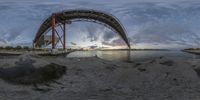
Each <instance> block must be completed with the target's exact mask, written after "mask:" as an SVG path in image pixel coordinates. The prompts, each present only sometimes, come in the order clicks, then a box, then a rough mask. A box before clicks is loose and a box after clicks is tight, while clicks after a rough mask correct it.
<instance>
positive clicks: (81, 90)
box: [0, 54, 200, 100]
mask: <svg viewBox="0 0 200 100" xmlns="http://www.w3.org/2000/svg"><path fill="white" fill-rule="evenodd" d="M27 61H34V62H31V63H32V64H30V63H29V62H27ZM16 62H18V63H19V62H21V63H25V62H26V65H27V66H29V65H32V66H33V67H34V68H42V67H44V66H46V65H48V64H50V63H55V64H58V65H61V66H65V67H66V69H67V70H66V74H64V75H63V76H62V77H60V78H59V79H57V80H55V81H56V82H50V83H48V82H47V83H46V84H38V88H40V89H42V90H46V91H41V90H37V89H35V87H34V86H33V85H23V84H11V83H8V82H6V81H5V80H3V79H2V78H1V77H0V88H1V89H0V99H1V100H30V99H31V100H199V98H200V59H191V60H184V59H181V58H166V57H160V58H158V59H152V60H146V61H142V62H134V61H133V62H119V61H107V60H103V59H100V58H98V57H89V58H65V57H41V56H37V55H31V54H24V55H21V56H18V57H8V58H6V57H3V58H1V59H0V67H1V68H12V67H16V64H17V63H16ZM22 71H23V70H22Z"/></svg>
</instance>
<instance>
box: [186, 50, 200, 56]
mask: <svg viewBox="0 0 200 100" xmlns="http://www.w3.org/2000/svg"><path fill="white" fill-rule="evenodd" d="M182 51H183V52H187V53H191V54H196V55H200V50H182Z"/></svg>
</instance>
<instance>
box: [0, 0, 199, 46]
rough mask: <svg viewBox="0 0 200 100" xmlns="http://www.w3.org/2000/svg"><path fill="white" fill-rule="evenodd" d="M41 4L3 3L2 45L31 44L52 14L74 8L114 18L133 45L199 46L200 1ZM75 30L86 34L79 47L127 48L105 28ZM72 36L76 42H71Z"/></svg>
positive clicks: (0, 9)
mask: <svg viewBox="0 0 200 100" xmlns="http://www.w3.org/2000/svg"><path fill="white" fill-rule="evenodd" d="M38 1H39V0H38ZM38 1H27V0H21V1H15V0H9V1H8V0H7V1H1V2H0V12H1V13H0V19H1V22H0V23H1V25H0V35H1V37H0V41H1V43H8V44H16V45H17V44H23V43H24V42H26V43H29V44H30V43H31V42H32V40H33V38H34V36H35V33H36V32H37V29H38V28H39V26H40V24H41V23H42V21H44V20H45V18H46V17H48V16H49V15H50V14H51V13H52V12H56V11H62V10H66V9H74V8H91V9H97V10H102V11H106V12H108V13H111V14H113V15H115V16H116V17H117V18H118V19H119V20H120V21H121V23H122V24H123V25H124V26H125V28H126V30H127V35H128V38H129V39H130V41H131V43H132V44H133V45H135V44H149V45H150V44H151V45H159V46H160V45H185V46H199V44H200V42H199V40H200V33H199V31H200V30H199V29H200V20H198V19H200V12H199V10H200V6H199V4H200V2H199V1H195V0H193V1H190V2H187V1H186V0H175V1H174V0H171V1H166V0H165V1H164V0H150V1H149V0H148V1H147V0H146V1H141V0H134V1H133V0H127V1H126V2H122V1H121V0H116V1H115V2H111V1H109V2H106V1H105V0H103V1H101V2H100V1H93V0H86V1H81V0H75V1H74V0H69V1H66V0H60V1H50V0H44V1H41V2H38ZM102 6H103V8H102ZM77 26H79V27H77ZM73 27H75V28H71V29H69V30H70V34H72V33H78V34H80V32H79V31H81V32H82V33H83V34H85V35H80V37H78V38H80V40H81V41H79V43H80V42H83V41H86V42H88V43H90V42H92V43H94V42H100V43H102V44H104V45H111V46H118V45H125V44H124V43H123V41H122V39H120V38H119V36H118V35H117V34H115V33H114V32H112V31H111V30H109V29H107V28H105V27H104V26H101V25H96V24H91V23H87V24H79V25H73ZM78 28H80V29H78ZM70 36H71V37H70V38H69V39H71V40H70V41H73V40H75V39H77V36H78V35H77V34H73V35H70ZM73 36H76V38H72V37H73ZM24 39H25V40H24ZM76 43H77V44H79V43H78V42H76Z"/></svg>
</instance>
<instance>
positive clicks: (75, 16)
mask: <svg viewBox="0 0 200 100" xmlns="http://www.w3.org/2000/svg"><path fill="white" fill-rule="evenodd" d="M76 21H88V22H94V23H98V24H102V25H104V26H105V27H108V28H109V29H111V30H112V31H114V32H115V33H118V34H119V36H120V37H121V38H122V39H123V40H124V42H125V43H126V45H127V46H128V47H129V48H130V44H129V41H128V38H127V36H126V32H125V29H124V27H123V25H122V24H121V23H120V21H119V20H118V19H117V18H116V17H115V16H113V15H111V14H107V13H105V12H102V11H97V10H85V9H84V10H83V9H76V10H67V11H62V12H56V13H53V14H52V15H51V16H50V17H48V18H47V19H46V20H45V21H44V22H43V23H42V25H41V26H40V28H39V30H38V31H37V33H36V36H35V38H34V40H33V47H34V48H41V47H42V46H47V45H51V47H52V49H55V48H56V46H57V45H58V43H61V44H62V47H63V49H64V50H65V49H66V24H71V23H72V22H76ZM56 27H60V29H61V30H62V34H61V35H60V34H59V33H58V31H57V29H56ZM49 31H51V32H52V33H51V35H47V33H48V32H49Z"/></svg>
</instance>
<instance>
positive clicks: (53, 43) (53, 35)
mask: <svg viewBox="0 0 200 100" xmlns="http://www.w3.org/2000/svg"><path fill="white" fill-rule="evenodd" d="M55 17H56V16H55V14H52V19H51V25H52V49H55V31H56V18H55Z"/></svg>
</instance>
